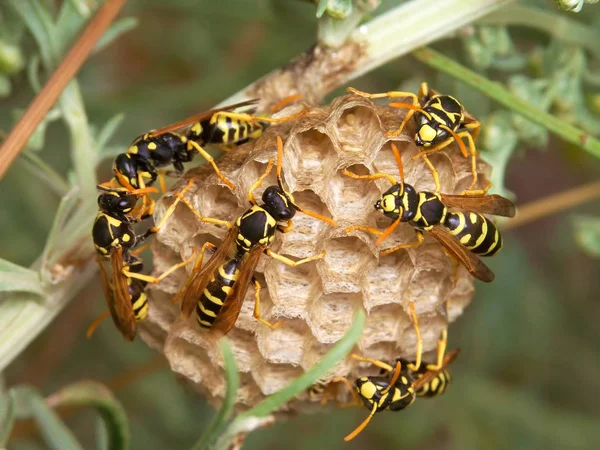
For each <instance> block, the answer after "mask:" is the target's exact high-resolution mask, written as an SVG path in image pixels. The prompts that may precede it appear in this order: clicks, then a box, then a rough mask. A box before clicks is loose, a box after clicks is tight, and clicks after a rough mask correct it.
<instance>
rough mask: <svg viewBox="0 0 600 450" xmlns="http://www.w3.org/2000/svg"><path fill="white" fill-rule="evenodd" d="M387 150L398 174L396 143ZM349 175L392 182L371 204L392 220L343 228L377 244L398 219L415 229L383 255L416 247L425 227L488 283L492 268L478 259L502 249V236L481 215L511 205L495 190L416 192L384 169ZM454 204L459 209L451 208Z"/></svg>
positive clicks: (508, 212) (511, 211)
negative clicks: (382, 224) (405, 240)
mask: <svg viewBox="0 0 600 450" xmlns="http://www.w3.org/2000/svg"><path fill="white" fill-rule="evenodd" d="M391 147H392V152H393V153H394V157H395V158H396V162H397V165H398V170H399V171H400V173H401V174H402V173H403V169H402V159H401V158H400V154H399V152H398V148H397V147H396V146H395V145H394V144H392V145H391ZM344 174H345V175H346V176H348V177H351V178H354V179H360V180H377V179H381V178H386V179H387V180H388V181H389V182H390V183H391V184H392V187H390V188H389V189H388V190H387V191H385V192H384V193H383V194H382V195H381V198H380V199H379V200H377V202H376V203H375V209H376V210H377V211H378V212H380V213H382V214H383V215H384V216H386V217H388V218H390V219H392V220H393V222H392V224H391V225H390V226H389V227H388V228H387V229H386V230H385V231H383V232H382V231H381V230H378V229H377V228H372V227H367V226H362V225H355V226H352V227H349V228H347V229H346V230H344V231H345V232H347V233H348V232H350V231H353V230H361V231H366V232H368V233H371V234H374V235H377V236H379V238H378V239H377V242H376V245H380V244H381V243H382V242H383V241H384V240H385V239H386V238H387V237H388V236H389V235H390V234H391V233H392V232H393V231H394V229H395V228H396V227H397V226H398V224H399V223H400V222H408V223H410V224H411V225H412V226H413V227H414V228H415V233H416V239H415V240H414V241H412V242H410V243H408V244H402V245H398V246H395V247H391V248H388V249H385V250H383V251H382V252H381V255H387V254H389V253H393V252H395V251H397V250H400V249H403V248H416V247H418V246H419V245H421V243H422V242H423V240H424V233H425V232H427V233H428V234H430V235H431V236H433V237H434V238H436V239H437V240H438V241H439V242H440V243H441V244H442V246H443V247H444V248H445V249H446V250H447V252H448V253H449V254H450V255H451V256H452V257H454V258H455V259H457V260H458V261H460V262H462V264H463V265H464V266H465V267H466V268H467V270H468V271H469V272H470V273H471V275H473V276H474V277H475V278H478V279H479V280H482V281H485V282H490V281H493V279H494V273H493V272H492V271H491V270H490V269H489V268H488V267H487V266H486V265H485V264H484V263H483V262H482V261H481V259H479V256H492V255H494V254H496V253H498V251H500V249H501V248H502V236H501V235H500V231H499V230H498V228H496V226H495V225H494V223H493V222H492V221H491V220H489V219H488V218H487V217H485V216H484V215H483V214H492V215H496V216H504V217H513V216H514V215H515V206H514V205H513V204H512V202H511V201H510V200H508V199H506V198H504V197H502V196H500V195H496V194H494V195H449V194H441V193H439V192H437V191H420V192H419V191H417V190H416V189H415V188H414V187H413V186H411V185H410V184H407V183H404V182H403V181H396V179H395V178H394V177H392V176H391V175H388V174H386V173H374V174H370V175H357V174H354V173H352V172H350V171H348V170H344ZM450 208H457V209H460V211H450Z"/></svg>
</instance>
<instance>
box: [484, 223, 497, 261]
mask: <svg viewBox="0 0 600 450" xmlns="http://www.w3.org/2000/svg"><path fill="white" fill-rule="evenodd" d="M499 241H500V233H499V232H498V228H496V232H495V233H494V242H492V245H490V248H489V250H488V251H487V252H485V253H482V254H481V256H485V255H489V254H490V253H492V252H493V251H494V249H495V248H496V247H497V246H498V242H499Z"/></svg>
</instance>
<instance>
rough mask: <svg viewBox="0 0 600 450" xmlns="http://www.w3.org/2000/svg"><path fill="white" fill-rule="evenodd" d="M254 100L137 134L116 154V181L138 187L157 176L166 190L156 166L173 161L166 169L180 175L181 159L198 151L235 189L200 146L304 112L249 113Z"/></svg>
mask: <svg viewBox="0 0 600 450" xmlns="http://www.w3.org/2000/svg"><path fill="white" fill-rule="evenodd" d="M290 98H295V97H290ZM257 103H258V99H254V100H248V101H245V102H241V103H236V104H233V105H228V106H224V107H222V108H216V109H211V110H209V111H205V112H203V113H200V114H197V115H195V116H192V117H189V118H187V119H185V120H182V121H180V122H176V123H174V124H171V125H167V126H166V127H163V128H161V129H158V130H154V131H150V132H148V133H144V134H142V135H141V136H138V137H137V138H136V139H134V141H133V142H132V144H131V145H130V146H129V148H128V149H127V152H125V153H121V154H119V155H118V156H117V157H116V158H115V160H114V164H113V172H114V173H115V177H116V179H117V181H118V182H119V183H121V184H122V185H125V184H129V185H131V186H132V187H133V188H134V189H137V188H143V187H144V186H151V185H152V184H154V182H155V181H156V179H157V178H159V180H160V185H161V189H162V191H163V192H165V190H166V188H165V183H164V177H163V173H162V172H161V171H159V170H158V169H160V168H162V167H165V166H168V165H173V168H174V169H175V171H174V172H168V173H169V174H173V175H174V176H177V177H179V176H181V175H182V174H183V170H184V167H183V163H186V162H190V161H192V159H193V158H194V156H195V155H196V154H197V153H199V154H200V155H201V156H202V157H203V158H204V159H205V160H206V161H207V162H208V163H210V164H211V165H212V167H213V169H214V171H215V173H216V174H217V176H218V177H219V178H220V179H221V181H222V182H223V183H225V185H227V186H228V187H229V188H230V189H235V185H234V184H233V183H232V182H231V181H229V180H228V179H227V178H226V177H225V176H224V175H223V174H222V172H221V171H220V170H219V168H218V166H217V164H216V163H215V161H214V159H213V157H212V156H211V155H210V154H208V153H207V152H206V151H205V150H204V148H203V146H205V145H208V144H215V145H219V146H232V145H240V144H243V143H245V142H247V141H249V140H251V139H255V138H257V137H259V136H260V135H261V134H262V132H263V131H264V129H265V128H266V126H267V124H269V123H280V122H284V121H288V120H292V119H294V118H296V117H298V116H300V115H302V114H303V113H304V111H301V112H300V113H298V114H295V115H293V116H290V117H285V118H280V119H274V118H271V117H263V116H254V115H252V114H253V113H254V111H255V105H256V104H257ZM280 104H284V102H281V103H280ZM244 107H250V108H251V109H249V110H247V111H246V112H236V110H238V109H240V108H244Z"/></svg>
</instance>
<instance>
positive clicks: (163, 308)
mask: <svg viewBox="0 0 600 450" xmlns="http://www.w3.org/2000/svg"><path fill="white" fill-rule="evenodd" d="M172 298H173V295H171V294H167V293H165V292H164V291H162V287H161V290H158V289H153V290H152V301H151V302H150V307H149V309H148V317H147V319H146V320H149V321H151V322H152V323H155V324H157V325H159V326H160V327H161V328H162V329H163V330H165V331H166V330H168V329H169V327H170V326H171V324H172V323H173V322H174V321H175V319H176V318H177V317H178V316H179V305H175V304H173V302H172V301H171V300H172ZM142 323H143V322H142Z"/></svg>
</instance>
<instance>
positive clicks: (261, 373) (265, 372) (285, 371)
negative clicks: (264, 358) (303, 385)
mask: <svg viewBox="0 0 600 450" xmlns="http://www.w3.org/2000/svg"><path fill="white" fill-rule="evenodd" d="M302 373H303V371H302V369H300V368H299V367H294V366H291V365H289V364H278V365H273V364H264V363H263V364H259V365H258V366H257V367H255V368H254V370H253V372H252V378H254V381H255V382H256V384H257V385H258V388H259V389H260V391H261V392H262V393H263V394H264V395H271V394H272V393H274V392H277V391H278V390H280V389H282V388H284V387H285V386H287V385H288V383H289V380H290V379H294V378H297V377H299V376H300V375H302Z"/></svg>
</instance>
